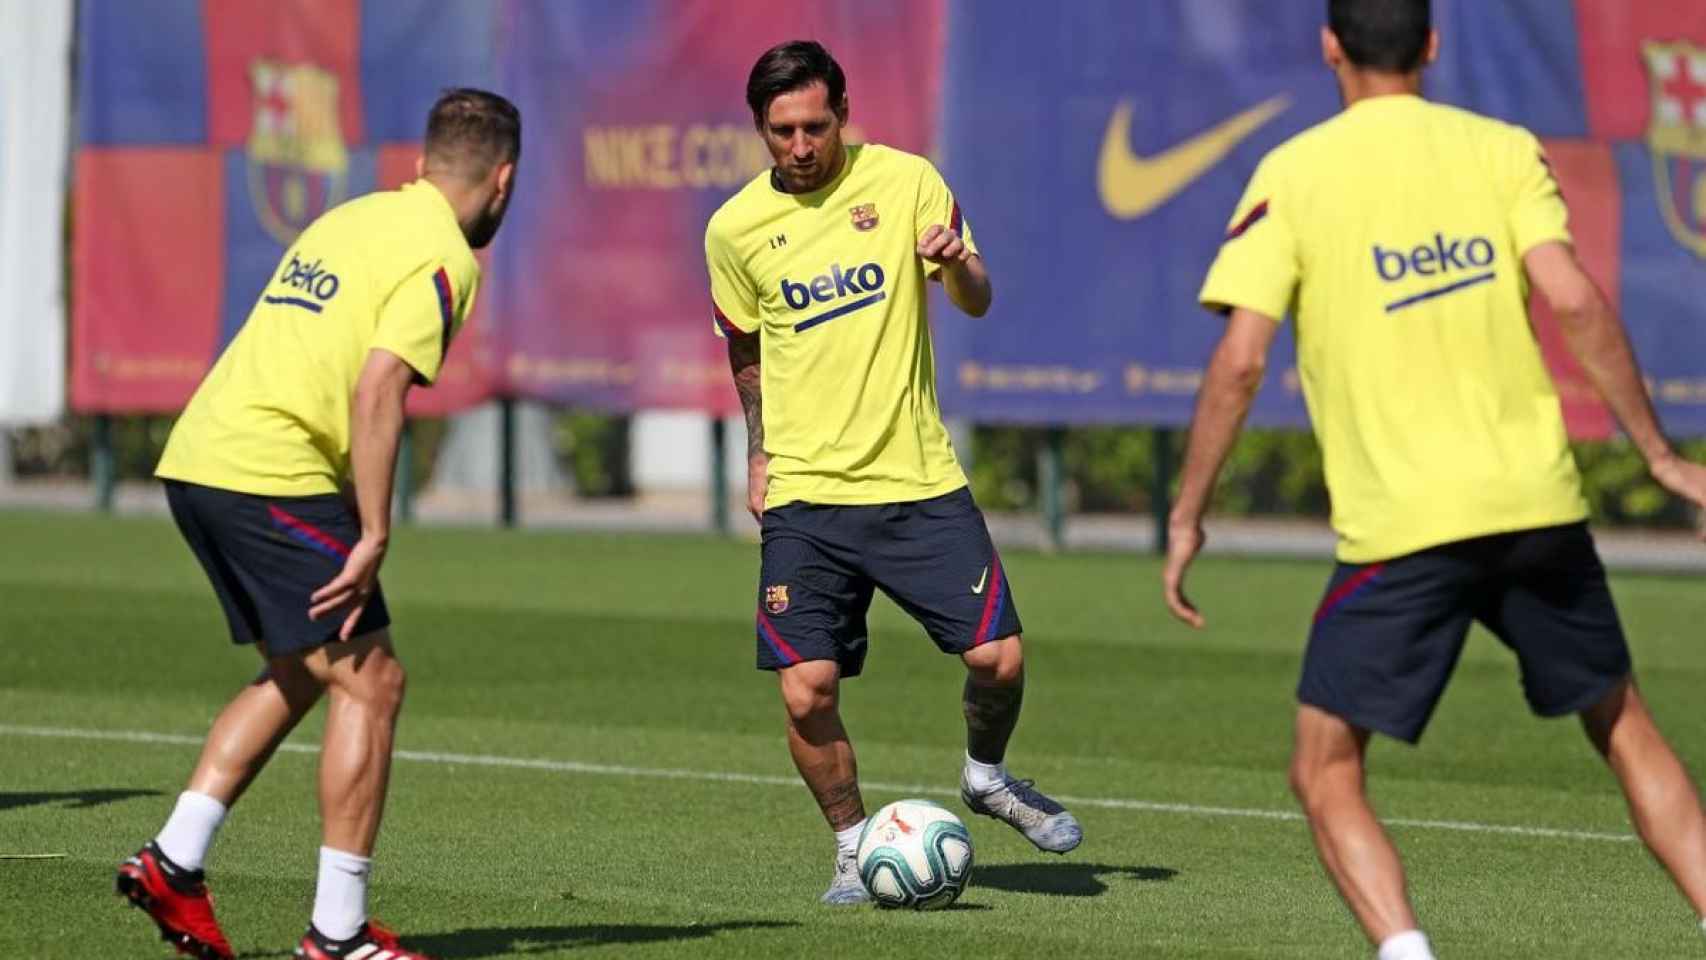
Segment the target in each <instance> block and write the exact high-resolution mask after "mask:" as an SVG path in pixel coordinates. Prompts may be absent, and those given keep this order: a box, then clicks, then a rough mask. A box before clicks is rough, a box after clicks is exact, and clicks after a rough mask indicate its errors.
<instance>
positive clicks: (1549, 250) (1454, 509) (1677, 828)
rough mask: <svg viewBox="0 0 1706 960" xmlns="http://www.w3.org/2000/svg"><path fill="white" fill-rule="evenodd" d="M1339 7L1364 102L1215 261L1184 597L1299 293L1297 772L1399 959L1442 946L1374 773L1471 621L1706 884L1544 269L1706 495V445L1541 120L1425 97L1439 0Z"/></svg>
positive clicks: (1624, 391)
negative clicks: (1636, 654) (1594, 276)
mask: <svg viewBox="0 0 1706 960" xmlns="http://www.w3.org/2000/svg"><path fill="white" fill-rule="evenodd" d="M1328 11H1329V25H1328V26H1327V27H1326V28H1325V29H1323V31H1322V34H1321V47H1322V52H1323V56H1324V57H1325V60H1326V62H1327V65H1328V66H1329V67H1331V68H1332V70H1333V72H1334V73H1335V74H1336V76H1337V79H1338V85H1339V89H1340V92H1341V94H1342V96H1343V99H1344V103H1345V110H1344V112H1343V113H1341V114H1340V115H1338V116H1337V117H1334V118H1333V119H1331V120H1328V121H1326V122H1325V123H1322V124H1320V125H1318V126H1316V127H1315V128H1313V129H1311V130H1308V131H1305V132H1304V133H1302V134H1301V135H1299V136H1297V137H1296V138H1294V139H1292V140H1291V141H1290V142H1288V143H1286V144H1284V145H1282V146H1280V147H1279V148H1277V149H1275V150H1274V151H1273V152H1272V153H1270V154H1268V156H1267V157H1266V158H1265V159H1264V160H1263V161H1262V162H1261V165H1260V166H1259V167H1258V168H1257V170H1256V173H1255V175H1254V176H1253V177H1252V179H1251V181H1250V185H1249V188H1248V190H1247V191H1246V193H1245V195H1244V198H1243V200H1242V201H1241V202H1240V203H1239V204H1238V208H1237V210H1236V211H1235V213H1234V216H1233V218H1232V221H1231V227H1230V229H1229V231H1228V232H1227V234H1226V239H1225V242H1224V244H1223V245H1222V247H1221V250H1220V254H1219V257H1218V258H1217V259H1216V260H1215V263H1214V266H1213V267H1212V268H1211V269H1210V271H1209V273H1208V278H1207V280H1206V282H1205V283H1204V285H1203V290H1202V294H1201V299H1202V302H1203V303H1204V305H1206V306H1208V307H1209V308H1211V309H1213V310H1216V311H1219V312H1222V313H1229V314H1230V316H1229V318H1228V320H1227V326H1226V332H1225V335H1224V336H1223V338H1222V339H1221V341H1220V344H1219V346H1218V347H1217V348H1216V349H1215V352H1214V356H1213V358H1212V359H1211V361H1210V363H1209V367H1208V371H1207V374H1206V376H1205V377H1204V380H1203V385H1202V390H1201V393H1200V395H1199V396H1198V398H1197V408H1196V417H1195V421H1194V423H1193V425H1192V428H1191V439H1190V449H1189V452H1188V454H1187V456H1186V464H1185V470H1184V475H1183V478H1182V481H1181V485H1180V490H1179V497H1178V502H1177V506H1176V507H1175V508H1174V510H1173V514H1172V517H1171V521H1170V524H1169V527H1170V531H1169V532H1170V535H1171V542H1170V548H1169V551H1168V558H1167V564H1166V569H1165V573H1164V590H1165V595H1166V600H1167V603H1168V605H1169V607H1170V608H1171V609H1172V611H1173V613H1174V614H1175V615H1176V616H1178V617H1179V618H1180V619H1181V620H1184V621H1185V622H1187V623H1190V624H1191V625H1193V626H1199V627H1200V626H1201V625H1202V623H1203V619H1202V616H1201V615H1200V614H1199V613H1198V612H1197V610H1196V609H1195V608H1194V607H1193V606H1192V605H1191V603H1190V601H1189V600H1187V599H1186V597H1185V593H1184V580H1185V573H1186V570H1187V569H1188V567H1189V566H1190V563H1191V561H1192V559H1193V558H1194V557H1195V556H1196V554H1197V552H1198V550H1200V549H1201V547H1202V544H1203V533H1202V529H1201V518H1202V514H1203V511H1204V509H1205V508H1206V505H1207V502H1208V499H1209V495H1210V493H1211V491H1212V490H1213V488H1214V482H1215V478H1216V476H1217V475H1218V473H1219V471H1220V467H1221V465H1222V463H1223V462H1224V460H1225V458H1226V455H1227V453H1228V451H1229V450H1230V449H1231V448H1232V445H1233V442H1234V440H1235V439H1236V437H1237V435H1238V431H1239V429H1240V427H1241V426H1242V424H1243V421H1244V417H1245V414H1246V413H1247V412H1248V411H1249V408H1250V404H1251V402H1252V400H1253V398H1254V397H1255V394H1256V390H1257V388H1258V387H1259V386H1260V385H1261V381H1262V374H1263V370H1264V366H1265V363H1266V358H1267V354H1268V348H1269V346H1270V344H1271V343H1272V342H1273V339H1274V335H1275V333H1276V332H1277V330H1278V329H1279V324H1278V321H1279V320H1280V318H1282V317H1284V316H1285V314H1286V313H1287V312H1288V311H1289V312H1291V313H1292V315H1293V317H1294V319H1295V322H1296V325H1297V326H1296V332H1297V349H1298V363H1299V367H1300V372H1301V373H1302V380H1303V390H1304V398H1305V400H1306V401H1307V403H1308V406H1309V412H1310V418H1311V420H1312V421H1313V422H1314V425H1315V429H1316V433H1317V435H1318V436H1319V438H1320V441H1321V447H1322V452H1323V455H1324V457H1325V462H1326V471H1327V486H1328V489H1329V490H1330V491H1331V493H1332V502H1333V526H1334V528H1335V529H1336V530H1337V531H1338V534H1339V548H1338V558H1339V561H1340V562H1339V564H1338V568H1337V569H1336V570H1335V572H1334V573H1333V576H1332V578H1331V580H1330V581H1329V583H1328V586H1327V589H1326V593H1325V597H1324V599H1323V600H1322V602H1321V604H1320V607H1319V609H1318V610H1317V612H1316V614H1315V617H1314V623H1313V626H1312V628H1311V632H1310V636H1309V644H1308V648H1307V651H1306V652H1305V655H1304V663H1303V676H1302V681H1301V682H1300V684H1299V686H1298V691H1297V696H1298V700H1299V701H1300V703H1299V707H1298V711H1297V729H1296V744H1295V751H1294V753H1293V757H1292V764H1291V783H1292V787H1293V789H1294V790H1295V792H1296V793H1297V796H1298V799H1299V800H1300V801H1301V802H1302V805H1303V809H1304V812H1305V813H1306V814H1307V815H1308V818H1309V824H1310V827H1311V829H1312V830H1313V832H1314V837H1315V844H1316V847H1317V849H1318V851H1319V853H1320V856H1321V861H1322V863H1323V864H1324V865H1325V867H1326V869H1327V872H1328V873H1329V874H1330V875H1331V876H1332V878H1333V882H1334V883H1335V884H1336V885H1337V886H1338V890H1339V893H1340V894H1341V895H1342V896H1343V897H1344V899H1345V902H1346V904H1347V905H1348V906H1349V907H1350V909H1351V912H1352V913H1353V914H1355V916H1356V918H1357V920H1358V922H1359V923H1361V925H1362V928H1363V930H1364V931H1365V932H1366V933H1367V934H1368V936H1369V938H1370V939H1371V940H1372V941H1373V942H1374V943H1376V944H1377V945H1378V947H1379V956H1380V958H1381V960H1417V958H1429V957H1431V956H1432V953H1431V948H1430V947H1429V945H1428V941H1427V938H1426V937H1425V936H1423V935H1422V933H1421V932H1420V931H1419V930H1418V929H1417V923H1416V917H1415V914H1414V912H1413V911H1412V909H1411V906H1410V903H1409V898H1408V896H1407V894H1406V891H1405V883H1404V872H1403V867H1402V865H1401V864H1400V862H1399V859H1398V853H1397V850H1396V849H1395V848H1394V847H1393V845H1392V842H1391V840H1390V839H1389V838H1388V837H1387V836H1386V834H1385V832H1384V831H1383V830H1382V829H1381V827H1380V824H1379V821H1378V820H1376V818H1375V815H1374V811H1373V810H1372V809H1371V808H1370V806H1369V803H1368V799H1367V796H1366V794H1365V790H1364V784H1363V778H1364V770H1365V755H1366V750H1367V747H1368V741H1369V737H1370V735H1371V733H1374V732H1379V733H1384V734H1387V735H1388V736H1391V737H1394V738H1397V739H1399V740H1403V741H1406V742H1410V743H1414V742H1415V741H1417V740H1418V739H1419V738H1420V737H1421V735H1422V731H1423V729H1424V728H1425V727H1426V725H1427V722H1428V719H1429V717H1430V716H1431V714H1432V713H1433V710H1434V707H1435V705H1436V704H1437V703H1438V702H1439V698H1440V695H1441V694H1442V693H1443V691H1444V689H1445V685H1446V682H1447V680H1448V678H1449V676H1450V674H1451V671H1452V668H1453V667H1454V666H1455V664H1456V662H1457V658H1458V654H1459V653H1460V652H1461V651H1462V649H1463V644H1464V639H1465V636H1466V634H1467V631H1468V629H1469V625H1470V623H1471V622H1473V621H1479V622H1480V623H1482V624H1483V625H1485V626H1486V627H1487V628H1488V629H1489V630H1491V631H1492V632H1493V634H1495V635H1496V636H1497V637H1498V638H1499V639H1500V640H1501V641H1502V642H1503V643H1504V644H1505V645H1507V646H1508V647H1510V648H1511V649H1512V650H1513V651H1514V652H1515V653H1516V656H1517V660H1518V663H1519V665H1520V668H1521V672H1522V681H1523V691H1524V693H1525V694H1526V696H1527V699H1528V702H1529V706H1530V707H1531V709H1533V711H1534V712H1535V713H1537V714H1540V715H1542V716H1561V715H1566V714H1577V715H1579V716H1580V718H1581V722H1582V725H1583V727H1584V729H1585V731H1586V733H1587V735H1588V738H1589V739H1590V740H1591V741H1592V743H1593V745H1594V746H1595V748H1597V749H1598V750H1599V752H1600V753H1601V754H1602V755H1603V756H1604V757H1605V759H1606V761H1607V763H1608V764H1609V765H1610V766H1611V769H1612V771H1613V773H1615V775H1616V776H1617V779H1618V780H1619V782H1620V783H1621V785H1622V787H1623V790H1624V793H1625V795H1626V796H1627V797H1628V801H1629V807H1630V811H1631V813H1632V815H1633V819H1634V821H1635V825H1636V828H1637V829H1638V830H1639V831H1640V834H1641V838H1642V839H1643V840H1644V841H1645V842H1646V844H1647V846H1648V848H1649V849H1650V850H1652V852H1653V854H1654V856H1655V857H1657V858H1658V860H1659V862H1660V863H1661V864H1663V865H1664V867H1665V868H1666V869H1667V870H1668V871H1669V872H1670V874H1671V876H1672V878H1673V879H1674V880H1675V881H1676V884H1677V886H1678V887H1679V888H1680V889H1681V890H1682V892H1683V894H1684V896H1686V897H1687V898H1688V900H1689V902H1690V903H1692V904H1693V905H1694V908H1695V910H1696V911H1702V912H1706V817H1703V816H1702V813H1701V808H1700V801H1699V797H1698V794H1697V793H1696V791H1695V788H1694V785H1693V784H1692V783H1691V782H1690V780H1689V777H1688V774H1687V772H1686V771H1685V770H1684V769H1683V767H1682V764H1681V763H1680V762H1679V761H1678V760H1677V758H1676V755H1675V754H1674V753H1672V752H1671V750H1670V747H1669V746H1668V745H1667V744H1666V743H1665V740H1664V738H1663V736H1661V735H1660V733H1659V730H1658V728H1657V727H1656V726H1655V725H1654V722H1653V719H1652V717H1651V716H1650V715H1649V714H1648V712H1647V708H1646V706H1645V705H1644V703H1643V702H1642V698H1641V695H1640V693H1639V692H1638V691H1637V689H1636V686H1635V683H1634V680H1633V677H1632V674H1631V667H1630V659H1629V651H1628V647H1627V645H1626V644H1625V642H1624V637H1623V631H1622V628H1621V626H1620V625H1619V622H1618V617H1617V611H1616V609H1615V608H1614V607H1613V605H1612V598H1611V592H1610V590H1609V588H1608V586H1607V584H1606V577H1605V571H1604V569H1603V568H1602V567H1601V565H1600V562H1599V558H1598V556H1597V553H1596V551H1595V548H1594V545H1593V540H1592V538H1591V537H1590V535H1589V533H1588V530H1587V525H1586V522H1585V521H1586V517H1587V505H1586V503H1585V501H1584V500H1583V497H1582V493H1581V483H1580V478H1579V475H1578V473H1577V470H1576V465H1575V463H1574V461H1573V460H1572V459H1571V456H1570V449H1569V446H1568V443H1567V440H1566V436H1565V432H1564V422H1563V416H1562V413H1561V411H1560V407H1559V402H1558V394H1557V392H1556V390H1555V388H1554V386H1553V384H1552V382H1551V379H1550V377H1549V376H1548V374H1547V371H1546V367H1545V365H1544V363H1543V362H1542V360H1541V355H1540V350H1539V348H1538V346H1537V345H1536V342H1535V338H1534V333H1533V331H1532V329H1531V328H1530V325H1529V317H1528V312H1527V292H1528V287H1529V285H1532V286H1533V287H1535V288H1537V289H1538V290H1539V291H1540V293H1541V295H1542V296H1544V297H1545V298H1546V300H1547V301H1548V303H1550V304H1551V306H1552V308H1553V311H1554V313H1555V315H1556V316H1557V317H1558V320H1559V324H1560V327H1561V329H1562V331H1563V333H1564V335H1565V338H1566V340H1567V342H1568V343H1569V346H1570V349H1571V351H1572V352H1573V353H1574V354H1575V356H1576V358H1577V359H1578V360H1579V361H1580V362H1581V364H1582V367H1583V369H1584V370H1585V371H1586V372H1587V374H1588V376H1589V377H1590V379H1591V380H1592V381H1593V384H1594V386H1595V388H1596V389H1597V390H1598V391H1599V393H1600V395H1601V396H1602V397H1604V398H1605V401H1606V403H1607V404H1608V405H1609V406H1610V408H1611V409H1612V411H1613V412H1614V413H1615V414H1616V416H1617V418H1618V421H1619V422H1620V423H1621V424H1622V425H1623V429H1624V431H1625V432H1626V433H1627V434H1628V436H1629V438H1630V440H1631V441H1632V442H1633V443H1634V444H1635V445H1636V446H1637V448H1638V449H1640V451H1641V453H1642V455H1643V456H1644V457H1645V458H1646V461H1647V465H1648V467H1649V469H1650V470H1651V471H1652V474H1653V477H1654V478H1655V479H1656V480H1657V481H1658V482H1659V483H1660V484H1662V485H1663V486H1664V487H1665V488H1666V489H1667V490H1669V491H1671V492H1672V493H1674V494H1676V495H1677V496H1681V497H1684V498H1686V499H1688V500H1690V501H1692V502H1694V503H1696V504H1706V469H1703V468H1702V467H1700V466H1698V465H1696V464H1692V463H1689V462H1687V461H1685V460H1683V459H1681V458H1680V457H1678V456H1677V454H1676V453H1675V452H1674V451H1673V450H1672V449H1671V447H1670V445H1669V444H1668V443H1667V442H1666V440H1665V437H1664V434H1663V433H1662V432H1661V430H1660V426H1659V423H1658V420H1657V418H1656V417H1655V416H1654V413H1653V409H1652V406H1651V404H1650V402H1649V400H1648V397H1647V392H1646V390H1645V388H1644V386H1643V384H1642V380H1641V374H1640V371H1639V369H1638V368H1637V367H1636V365H1635V360H1634V356H1633V354H1632V351H1631V349H1630V347H1629V343H1628V339H1627V337H1626V335H1625V333H1624V330H1623V327H1622V324H1621V323H1620V322H1619V321H1618V319H1617V317H1616V315H1615V314H1614V313H1613V312H1612V310H1611V309H1610V307H1609V306H1608V305H1607V304H1606V302H1605V300H1604V299H1603V297H1602V296H1601V294H1600V292H1599V290H1598V288H1597V287H1595V285H1594V283H1593V281H1592V280H1590V279H1589V278H1588V277H1587V275H1586V274H1585V273H1584V272H1583V270H1582V268H1581V265H1580V264H1579V262H1578V261H1577V258H1576V254H1575V251H1574V248H1573V247H1572V245H1571V238H1570V233H1569V230H1568V229H1567V226H1566V219H1567V213H1566V210H1565V206H1564V202H1563V198H1562V196H1561V195H1560V193H1559V189H1558V183H1557V181H1556V180H1555V179H1554V178H1553V175H1552V170H1551V168H1550V166H1549V165H1548V164H1547V161H1546V157H1545V155H1544V154H1543V153H1542V152H1541V147H1540V144H1539V142H1538V141H1537V140H1536V139H1535V138H1534V136H1533V135H1531V134H1530V133H1528V132H1527V131H1526V130H1522V129H1520V128H1517V127H1512V126H1508V125H1506V124H1503V123H1499V122H1496V121H1493V120H1489V119H1486V118H1483V117H1479V116H1476V115H1474V114H1471V113H1468V112H1465V111H1462V110H1456V109H1452V108H1448V107H1443V106H1436V105H1433V104H1430V103H1428V102H1426V101H1424V100H1422V99H1421V98H1420V96H1419V92H1420V89H1421V71H1422V68H1423V67H1424V66H1425V65H1427V64H1428V63H1431V62H1432V61H1433V59H1434V56H1435V54H1436V52H1437V50H1438V47H1439V38H1438V35H1437V34H1435V33H1434V32H1433V31H1432V29H1431V28H1430V26H1429V10H1428V4H1427V2H1426V0H1332V2H1331V3H1330V4H1329V6H1328Z"/></svg>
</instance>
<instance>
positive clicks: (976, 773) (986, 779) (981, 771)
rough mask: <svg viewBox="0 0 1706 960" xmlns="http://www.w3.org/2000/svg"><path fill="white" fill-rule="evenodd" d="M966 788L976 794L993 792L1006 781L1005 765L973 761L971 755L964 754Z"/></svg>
mask: <svg viewBox="0 0 1706 960" xmlns="http://www.w3.org/2000/svg"><path fill="white" fill-rule="evenodd" d="M965 781H966V786H968V787H970V788H972V789H973V790H975V791H977V792H978V793H982V792H984V791H985V790H994V789H995V788H996V787H999V786H1001V785H1002V784H1003V783H1005V782H1006V781H1007V764H1005V763H984V762H983V761H981V760H973V759H972V756H971V754H969V753H968V754H966V773H965Z"/></svg>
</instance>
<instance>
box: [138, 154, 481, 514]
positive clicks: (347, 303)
mask: <svg viewBox="0 0 1706 960" xmlns="http://www.w3.org/2000/svg"><path fill="white" fill-rule="evenodd" d="M479 280H480V268H479V264H478V263H476V262H475V260H474V252H473V251H472V250H470V249H469V247H468V241H467V240H466V239H464V237H463V235H462V230H461V228H460V227H459V226H458V225H457V223H456V214H455V213H454V211H452V210H451V208H450V203H449V201H447V200H446V199H445V198H444V195H443V194H441V193H439V191H438V188H437V187H434V186H433V185H432V184H430V183H428V182H426V181H424V180H420V181H416V182H414V183H411V184H408V185H406V186H404V187H403V188H402V189H400V190H393V191H386V192H383V193H374V194H369V195H367V196H365V197H361V198H359V199H356V200H352V201H350V202H349V203H346V204H343V205H342V206H339V207H337V208H335V209H333V210H330V211H328V212H327V213H326V214H325V215H324V216H322V217H320V219H318V220H316V221H314V222H313V223H312V224H310V225H309V226H308V229H306V230H304V231H303V232H302V235H301V236H299V237H297V238H296V242H295V244H293V245H292V246H291V248H290V249H289V250H288V251H286V252H285V255H284V259H283V260H281V261H280V262H279V266H278V270H277V271H275V272H274V273H273V275H272V278H271V279H270V280H269V281H268V282H267V285H266V288H265V289H264V290H263V291H262V292H261V297H260V300H259V301H257V302H256V304H255V307H254V309H253V310H252V311H250V313H249V318H248V320H247V321H246V322H245V323H244V324H243V328H242V329H241V330H239V331H238V333H237V336H236V337H235V338H234V339H233V340H232V341H231V343H230V345H229V346H227V347H226V348H225V352H224V354H223V355H221V356H220V358H219V362H218V363H216V364H214V367H213V370H212V371H210V372H209V373H208V375H207V377H206V379H204V380H203V381H202V383H201V386H200V387H198V388H197V389H196V392H195V396H194V397H192V398H191V399H190V403H189V406H188V407H186V408H185V409H184V412H183V415H182V416H180V417H179V418H178V422H177V425H176V426H174V427H173V428H172V435H171V437H170V438H169V439H168V440H167V441H166V450H165V453H164V455H162V456H161V458H160V465H159V467H158V468H156V470H155V473H156V475H158V476H160V477H163V478H166V479H171V480H183V481H187V482H189V483H196V484H201V485H203V486H209V487H219V488H221V489H225V490H234V491H237V492H239V493H251V494H256V495H259V496H307V495H312V494H321V493H336V492H337V491H338V490H339V488H340V487H341V486H342V485H343V483H344V481H345V480H346V479H347V478H348V475H349V448H350V400H351V397H352V395H353V394H354V393H355V385H356V380H357V378H358V377H359V376H360V375H361V369H362V366H363V364H365V363H366V361H367V355H368V352H369V351H371V350H374V349H380V350H386V351H389V352H390V353H393V354H396V355H397V356H398V357H400V358H402V359H403V360H404V361H405V362H406V363H408V365H409V366H411V367H413V368H414V370H415V372H416V374H417V375H418V382H422V383H427V384H430V383H431V382H432V381H433V380H435V379H436V378H437V377H438V371H439V367H440V365H441V364H442V363H443V362H444V353H445V351H446V350H448V349H449V347H450V340H451V337H452V336H454V335H455V333H456V331H457V330H458V329H460V328H461V326H462V323H463V320H464V319H465V318H466V317H467V316H468V312H469V310H471V309H472V308H473V304H474V292H475V288H476V287H477V286H478V285H479Z"/></svg>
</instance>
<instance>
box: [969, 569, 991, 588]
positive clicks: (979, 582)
mask: <svg viewBox="0 0 1706 960" xmlns="http://www.w3.org/2000/svg"><path fill="white" fill-rule="evenodd" d="M988 580H989V568H988V567H984V568H983V576H981V577H978V578H977V586H975V587H972V588H971V592H972V593H978V594H981V593H983V585H984V583H986V582H987V581H988Z"/></svg>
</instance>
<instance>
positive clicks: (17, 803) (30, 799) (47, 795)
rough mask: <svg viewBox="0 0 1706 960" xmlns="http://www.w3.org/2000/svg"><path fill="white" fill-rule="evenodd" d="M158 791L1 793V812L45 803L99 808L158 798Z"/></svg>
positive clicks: (75, 808) (72, 807)
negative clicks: (108, 804) (121, 801)
mask: <svg viewBox="0 0 1706 960" xmlns="http://www.w3.org/2000/svg"><path fill="white" fill-rule="evenodd" d="M159 795H160V791H158V790H53V791H42V792H34V793H31V792H25V793H5V792H0V811H3V810H15V809H17V808H19V807H33V806H36V805H38V804H43V803H64V804H65V807H66V809H68V810H82V809H84V808H87V807H98V806H100V805H101V804H103V803H117V802H119V801H120V800H129V799H131V798H133V797H158V796H159Z"/></svg>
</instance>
